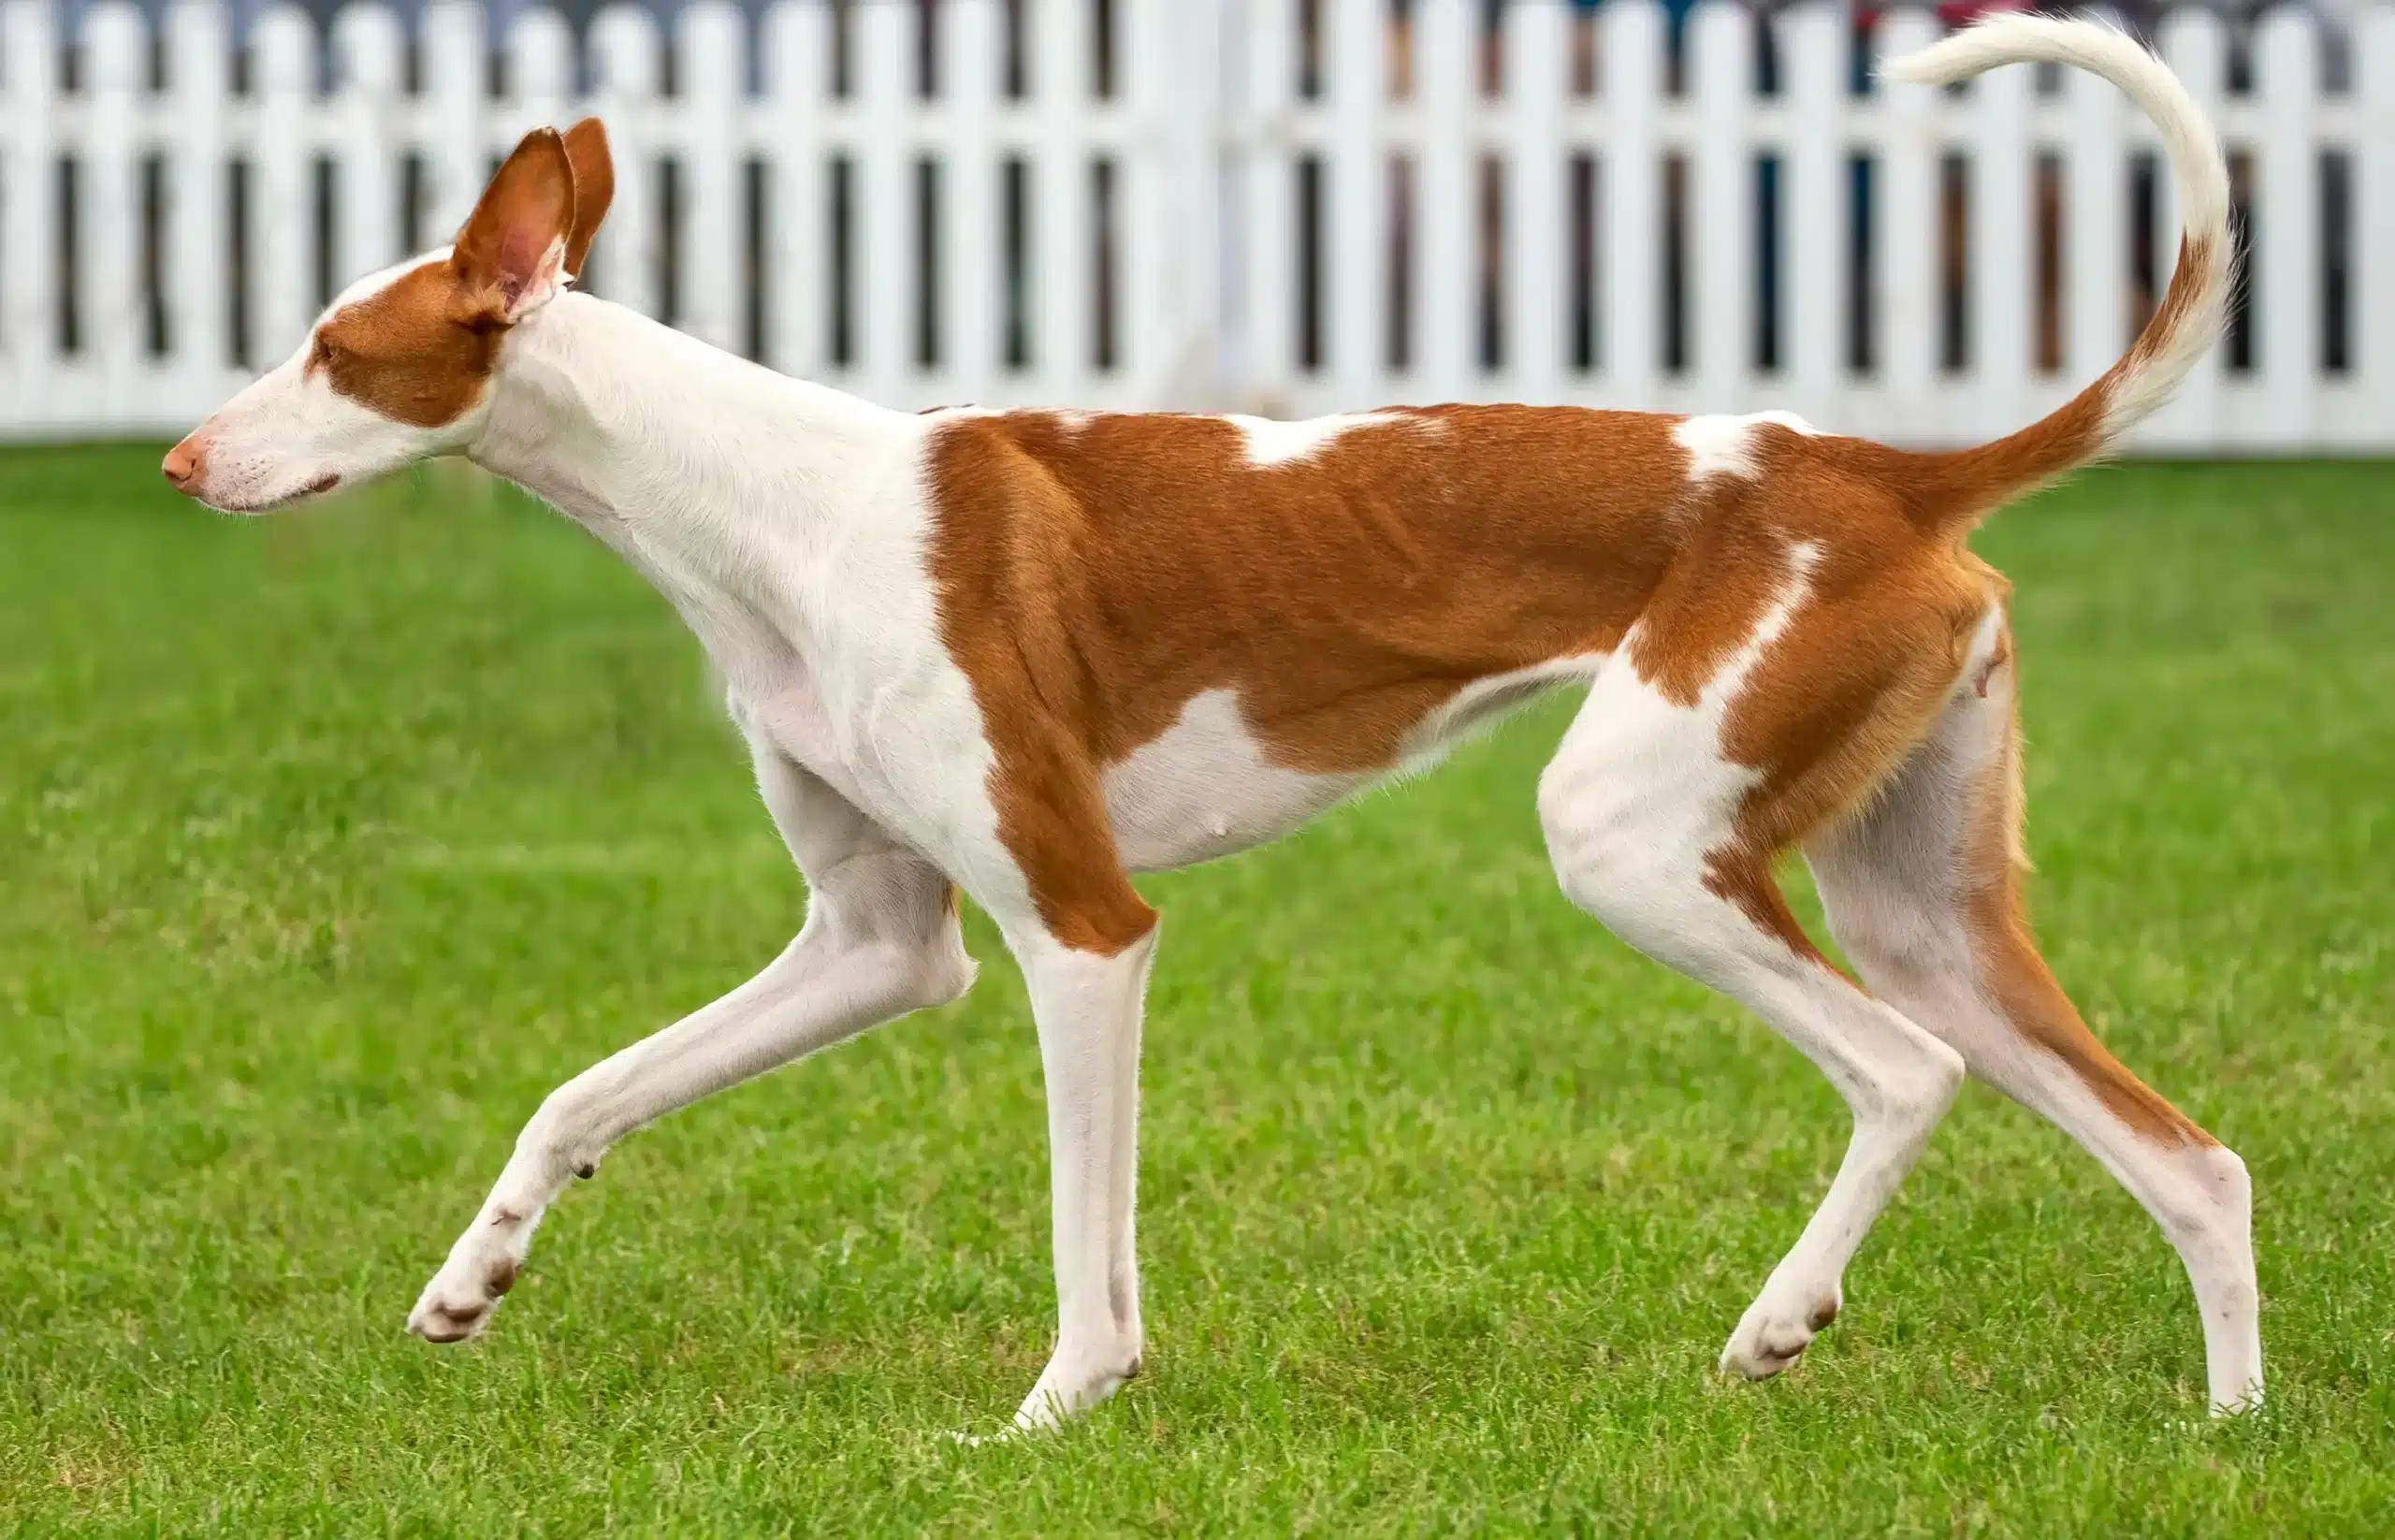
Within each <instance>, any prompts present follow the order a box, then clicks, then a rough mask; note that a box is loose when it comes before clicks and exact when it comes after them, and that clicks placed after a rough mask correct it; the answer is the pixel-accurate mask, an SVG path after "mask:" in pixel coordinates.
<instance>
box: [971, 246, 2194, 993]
mask: <svg viewBox="0 0 2395 1540" xmlns="http://www.w3.org/2000/svg"><path fill="white" fill-rule="evenodd" d="M2208 260H2209V254H2208V253H2207V252H2206V251H2204V250H2203V249H2202V248H2199V247H2196V248H2183V256H2182V266H2181V269H2180V271H2179V273H2178V274H2177V275H2176V276H2174V278H2173V280H2172V283H2171V288H2170V294H2169V295H2168V296H2167V297H2166V299H2165V302H2164V305H2163V307H2162V309H2161V310H2160V311H2159V312H2157V313H2156V316H2155V317H2154V318H2153V320H2152V321H2151V322H2150V323H2149V324H2148V325H2147V327H2146V328H2145V329H2144V331H2143V332H2142V333H2141V335H2140V337H2139V339H2138V341H2137V343H2136V344H2135V345H2134V346H2133V347H2132V348H2131V350H2130V352H2129V353H2128V355H2127V356H2126V357H2124V358H2123V359H2122V360H2121V361H2120V362H2119V363H2116V364H2115V365H2114V366H2113V367H2112V369H2111V370H2108V371H2107V372H2106V373H2105V374H2104V376H2103V377H2102V378H2101V379H2099V380H2097V382H2096V383H2095V384H2094V385H2090V386H2089V387H2088V388H2087V389H2086V390H2084V391H2083V392H2081V393H2080V395H2079V396H2077V397H2075V398H2074V399H2073V400H2071V401H2070V402H2068V404H2067V405H2065V406H2064V407H2063V408H2062V409H2061V410H2060V411H2058V412H2055V413H2054V414H2051V415H2049V416H2048V417H2046V418H2044V419H2042V420H2041V421H2039V422H2037V423H2034V424H2031V425H2030V426H2029V427H2027V428H2025V429H2022V430H2021V431H2019V432H2017V433H2014V434H2011V435H2010V436H2008V437H2006V438H2003V439H1999V440H1996V442H1994V443H1988V444H1982V445H1981V446H1979V447H1978V448H1975V449H1970V450H1965V451H1961V452H1958V453H1953V454H1942V455H1918V454H1911V453H1908V452H1905V451H1901V450H1896V449H1892V448H1888V447H1886V446H1884V445H1880V444H1876V443H1869V442H1867V441H1865V440H1860V439H1847V438H1835V437H1821V436H1815V435H1812V434H1810V433H1807V432H1800V431H1797V430H1796V429H1792V428H1790V427H1788V426H1786V425H1784V424H1780V423H1775V422H1772V421H1769V420H1767V419H1761V418H1758V419H1750V420H1749V425H1748V428H1747V431H1748V434H1749V438H1748V439H1747V441H1746V443H1744V444H1743V445H1741V446H1740V454H1739V460H1740V472H1739V473H1738V474H1731V475H1711V476H1707V477H1706V478H1705V479H1704V480H1703V481H1702V482H1701V483H1692V482H1691V479H1690V472H1691V467H1692V464H1693V463H1694V462H1693V461H1692V459H1691V451H1690V450H1689V449H1688V448H1685V447H1683V446H1682V445H1681V443H1678V442H1677V440H1676V436H1675V429H1676V428H1677V425H1678V424H1679V423H1680V421H1681V420H1682V419H1679V418H1677V417H1667V416H1656V415H1648V414H1632V413H1608V412H1590V411H1584V410H1579V409H1575V408H1531V407H1502V406H1500V407H1464V406H1456V407H1439V408H1432V409H1429V410H1423V411H1408V410H1400V411H1394V412H1384V413H1376V414H1372V415H1371V416H1369V417H1367V418H1361V419H1353V420H1350V421H1349V422H1348V423H1347V424H1346V425H1344V426H1343V427H1341V428H1338V429H1335V430H1326V431H1324V432H1322V433H1320V434H1318V435H1310V434H1309V433H1308V432H1307V431H1306V430H1304V429H1297V430H1294V431H1292V430H1276V431H1274V432H1273V433H1271V434H1270V439H1271V443H1272V446H1273V447H1272V452H1273V453H1274V454H1280V453H1283V452H1284V451H1287V452H1288V453H1287V458H1278V459H1273V460H1271V461H1270V462H1269V463H1264V464H1256V463H1253V462H1251V460H1250V458H1249V447H1248V440H1247V437H1246V435H1245V434H1244V433H1243V432H1242V431H1241V428H1240V427H1239V426H1238V425H1237V424H1236V423H1234V422H1232V421H1229V420H1227V419H1223V418H1212V417H1184V416H1169V415H1147V416H1139V415H1128V416H1104V415H1095V414H1081V413H1074V414H1056V413H1038V412H1024V413H1010V414H987V415H973V416H967V417H960V418H958V419H956V420H954V421H952V422H948V423H943V424H941V425H939V426H937V427H936V429H934V431H933V437H932V441H931V445H930V449H929V452H928V459H929V467H928V481H929V484H930V485H929V488H928V490H929V494H930V497H931V500H932V502H933V506H934V509H935V520H936V530H935V534H934V538H933V549H932V552H931V563H930V564H931V569H932V575H933V577H934V580H935V582H936V586H937V588H938V590H939V593H938V598H939V607H940V624H941V632H942V640H943V642H944V643H945V644H946V646H947V647H948V650H949V651H950V653H951V655H952V656H953V657H954V658H955V659H956V661H957V662H958V665H959V666H960V667H961V668H963V670H964V671H965V675H966V676H968V677H969V678H970V679H971V681H972V685H973V690H974V694H975V698H976V701H977V703H978V704H979V705H980V710H981V716H982V719H983V722H984V723H985V724H986V731H987V732H988V733H989V734H990V739H991V745H992V748H993V750H994V755H995V759H996V763H995V765H994V769H993V772H992V784H991V793H992V796H993V799H994V802H995V804H996V807H997V814H998V825H999V834H1000V836H1001V837H1002V838H1003V839H1004V840H1005V842H1006V844H1007V846H1008V848H1009V850H1011V851H1012V852H1013V854H1014V855H1015V857H1016V859H1017V861H1018V863H1019V864H1021V866H1022V868H1023V872H1024V873H1025V876H1026V879H1027V880H1028V882H1029V884H1030V887H1031V892H1032V896H1033V899H1034V902H1035V903H1036V904H1037V906H1038V909H1039V912H1040V914H1041V916H1042V917H1043V919H1045V920H1046V921H1047V923H1049V924H1050V925H1051V927H1052V928H1053V929H1055V930H1056V931H1057V933H1058V934H1059V935H1060V936H1065V937H1067V939H1068V940H1070V942H1071V944H1073V945H1076V946H1087V947H1089V948H1091V949H1094V950H1098V951H1107V952H1111V951H1119V950H1121V949H1122V948H1124V947H1125V946H1128V945H1130V944H1131V942H1132V941H1134V940H1136V939H1138V938H1139V937H1141V936H1144V935H1145V934H1146V933H1147V930H1148V928H1149V926H1150V925H1151V924H1152V923H1153V920H1154V916H1153V914H1152V913H1151V912H1150V911H1149V909H1148V908H1147V906H1146V905H1145V904H1144V903H1142V902H1141V901H1140V900H1139V895H1138V894H1137V893H1135V892H1133V891H1132V889H1131V885H1130V882H1129V880H1128V879H1126V878H1125V876H1124V875H1123V872H1122V869H1121V864H1120V862H1119V860H1118V859H1117V858H1116V856H1115V852H1114V849H1113V844H1112V838H1111V831H1110V827H1109V824H1108V821H1107V816H1106V809H1105V804H1104V799H1103V797H1102V795H1101V792H1100V777H1101V775H1102V773H1103V772H1104V770H1105V769H1106V767H1107V766H1109V765H1111V764H1114V763H1120V762H1121V761H1122V760H1123V759H1124V758H1125V756H1127V755H1128V754H1130V753H1131V752H1132V751H1133V750H1134V749H1136V748H1139V746H1140V745H1142V744H1145V743H1148V742H1150V741H1152V740H1154V738H1156V737H1157V736H1158V735H1159V734H1162V733H1164V732H1165V730H1166V729H1167V728H1168V727H1169V726H1170V725H1171V723H1172V722H1173V720H1174V719H1175V718H1176V717H1177V716H1178V714H1179V713H1180V711H1181V708H1182V706H1183V704H1184V703H1186V702H1187V701H1189V700H1190V699H1191V698H1192V697H1193V696H1195V695H1197V694H1198V693H1199V692H1200V691H1202V690H1212V689H1217V688H1220V689H1227V690H1232V691H1234V692H1235V693H1236V698H1237V699H1238V701H1239V703H1240V707H1241V715H1242V717H1243V719H1244V723H1245V725H1246V727H1247V728H1248V730H1249V731H1250V732H1251V733H1252V734H1254V735H1255V737H1256V740H1257V741H1258V743H1259V744H1260V745H1261V746H1262V748H1263V750H1264V752H1265V754H1266V756H1267V757H1268V759H1269V760H1270V763H1274V764H1275V765H1278V766H1281V767H1285V768H1287V769H1291V770H1298V771H1306V772H1314V773H1325V774H1357V773H1362V774H1370V773H1373V772H1377V771H1382V770H1386V769H1387V768H1389V767H1391V765H1392V764H1393V763H1395V762H1396V760H1397V758H1398V756H1399V754H1400V752H1401V746H1402V744H1403V741H1404V739H1405V735H1406V734H1407V733H1408V732H1409V731H1410V730H1411V729H1413V728H1414V727H1415V725H1416V724H1418V723H1420V722H1421V721H1423V720H1424V719H1425V718H1427V717H1428V716H1429V715H1430V713H1431V712H1432V711H1434V710H1435V709H1437V708H1438V707H1439V706H1440V705H1443V704H1444V703H1446V702H1448V701H1450V700H1452V699H1453V698H1454V697H1455V696H1456V694H1457V693H1458V692H1459V690H1463V689H1464V688H1465V687H1466V686H1468V685H1470V684H1472V683H1473V682H1474V681H1476V680H1480V679H1486V678H1489V677H1491V676H1500V675H1504V674H1509V673H1515V672H1518V671H1521V670H1526V669H1530V668H1532V667H1535V666H1537V665H1540V664H1543V663H1548V662H1551V661H1555V660H1557V659H1560V658H1566V657H1571V656H1575V655H1593V654H1605V653H1611V652H1613V651H1614V650H1616V649H1617V648H1618V647H1621V646H1622V645H1623V642H1624V638H1625V637H1630V638H1631V640H1630V643H1629V661H1630V662H1631V665H1632V666H1633V668H1634V669H1635V670H1636V671H1637V673H1638V676H1639V677H1640V678H1641V679H1642V680H1643V681H1644V682H1646V683H1647V684H1648V685H1649V686H1651V687H1652V688H1654V689H1655V690H1657V691H1658V692H1659V693H1660V694H1662V696H1663V697H1664V698H1665V699H1666V700H1668V701H1671V702H1674V703H1677V704H1679V705H1694V704H1695V703H1696V702H1697V701H1698V699H1699V698H1700V696H1701V694H1702V692H1703V690H1705V687H1706V684H1707V682H1708V681H1710V680H1712V679H1713V678H1715V677H1716V676H1718V675H1719V673H1720V669H1721V667H1722V666H1723V664H1724V663H1725V662H1726V661H1728V660H1729V659H1731V658H1732V657H1734V656H1735V655H1736V654H1737V653H1738V652H1739V651H1740V649H1741V648H1743V647H1746V646H1747V645H1748V643H1749V641H1750V640H1751V639H1752V638H1753V637H1754V634H1755V632H1756V629H1757V627H1758V625H1759V624H1760V623H1761V622H1762V619H1763V617H1764V616H1765V615H1766V614H1767V613H1768V612H1769V611H1770V610H1771V608H1772V606H1773V605H1774V604H1775V603H1777V602H1778V600H1779V599H1780V598H1781V597H1782V596H1783V594H1785V592H1786V590H1787V588H1788V585H1789V583H1790V581H1791V551H1792V549H1793V547H1795V546H1797V545H1811V546H1812V547H1814V557H1815V559H1814V561H1813V563H1812V565H1811V569H1810V570H1809V572H1807V573H1805V574H1803V576H1804V582H1805V585H1806V587H1805V591H1804V594H1803V597H1802V601H1801V603H1798V604H1797V605H1796V606H1795V608H1794V610H1793V613H1792V614H1791V615H1790V617H1789V618H1788V620H1787V622H1786V624H1785V625H1784V627H1783V628H1782V629H1781V631H1780V632H1779V633H1778V635H1777V636H1775V637H1774V638H1773V639H1772V640H1771V642H1770V643H1769V644H1768V646H1766V647H1764V649H1763V651H1762V655H1761V656H1760V657H1759V658H1758V659H1757V661H1755V663H1754V666H1753V667H1752V669H1751V671H1750V672H1749V674H1748V675H1747V676H1746V677H1745V679H1744V680H1743V681H1742V682H1741V684H1740V687H1739V691H1738V694H1737V695H1736V697H1735V699H1734V700H1733V701H1732V702H1731V704H1730V709H1729V713H1728V716H1727V718H1726V719H1725V721H1724V725H1723V734H1722V742H1721V745H1720V748H1721V752H1722V753H1723V754H1724V755H1725V756H1727V757H1728V758H1729V759H1730V760H1732V761H1733V762H1735V763H1738V764H1741V765H1746V766H1749V767H1751V768H1752V769H1754V770H1755V771H1756V772H1758V776H1759V779H1758V782H1757V784H1756V785H1755V787H1754V789H1753V790H1752V792H1750V793H1749V796H1748V797H1747V799H1746V801H1745V802H1744V804H1743V805H1742V806H1740V808H1739V809H1738V812H1737V814H1736V817H1735V826H1734V828H1733V830H1732V831H1731V833H1730V835H1729V837H1728V838H1727V839H1726V841H1725V842H1724V843H1723V845H1722V846H1721V847H1720V849H1718V850H1712V851H1708V852H1706V854H1707V874H1708V876H1707V881H1708V884H1709V885H1711V886H1712V887H1713V888H1714V890H1715V891H1716V892H1718V893H1722V894H1723V895H1724V896H1726V897H1728V898H1730V899H1731V900H1732V901H1733V902H1735V903H1736V904H1738V905H1739V907H1740V908H1742V909H1744V910H1745V911H1746V912H1747V913H1748V914H1749V917H1750V918H1752V919H1753V920H1754V922H1755V923H1756V924H1757V925H1759V926H1761V927H1762V928H1763V929H1764V930H1765V931H1767V932H1769V933H1771V934H1774V935H1778V936H1780V937H1783V938H1784V939H1786V940H1787V941H1788V944H1789V945H1790V946H1792V947H1793V948H1795V949H1796V950H1797V951H1798V952H1800V953H1802V954H1807V955H1811V956H1816V957H1818V956H1819V955H1820V953H1819V952H1818V951H1817V950H1816V949H1815V948H1814V947H1813V944H1812V943H1811V942H1810V941H1809V940H1808V939H1807V938H1806V937H1805V936H1804V933H1803V931H1802V929H1801V927H1799V926H1797V924H1796V923H1795V922H1794V921H1793V918H1791V917H1790V916H1789V914H1788V911H1787V907H1786V905H1785V903H1784V901H1783V900H1782V899H1781V898H1780V895H1779V893H1778V887H1777V885H1776V884H1775V883H1774V882H1773V881H1772V879H1771V877H1770V860H1771V857H1772V856H1773V855H1774V854H1775V853H1776V852H1778V850H1782V849H1785V848H1786V847H1788V846H1789V845H1791V844H1793V843H1794V842H1796V841H1797V840H1799V839H1801V838H1802V837H1803V836H1804V835H1806V834H1807V833H1808V832H1809V831H1811V830H1812V829H1814V828H1816V827H1818V826H1820V825H1821V824H1822V823H1823V822H1825V821H1829V820H1831V819H1834V818H1836V817H1839V816H1841V815H1843V814H1845V813H1847V812H1850V811H1851V810H1852V809H1853V808H1854V807H1855V806H1858V805H1860V804H1861V803H1862V802H1863V801H1864V800H1865V798H1866V797H1868V796H1869V795H1870V793H1871V792H1872V790H1873V788H1875V787H1876V786H1878V785H1879V784H1880V782H1881V781H1882V780H1883V779H1884V778H1885V777H1887V775H1888V774H1889V773H1890V772H1891V771H1892V770H1893V769H1894V767H1895V766H1896V765H1897V764H1898V763H1900V762H1901V761H1902V760H1903V758H1904V756H1905V755H1906V754H1907V753H1908V752H1909V751H1910V749H1911V748H1912V747H1913V746H1914V745H1916V744H1918V743H1919V742H1921V740H1922V738H1923V735H1924V734H1925V733H1926V732H1927V730H1928V728H1929V726H1930V724H1931V722H1932V720H1933V719H1934V718H1935V716H1936V714H1937V712H1938V709H1939V707H1940V705H1941V704H1942V703H1943V702H1944V701H1945V700H1946V699H1947V698H1948V696H1949V695H1950V693H1951V692H1952V690H1954V689H1955V687H1956V685H1957V683H1958V682H1959V681H1960V679H1961V676H1962V671H1963V670H1964V669H1965V668H1966V667H1967V666H1968V661H1969V657H1970V647H1971V642H1972V638H1973V636H1974V634H1975V632H1976V631H1977V628H1978V627H1979V625H1980V623H1981V621H1982V620H1983V619H1984V618H1985V617H1986V616H1987V614H1988V613H1989V610H1990V607H1991V605H1993V604H1997V603H2001V598H2002V590H2003V580H2002V579H2001V578H2000V577H1997V576H1996V574H1994V572H1993V571H1992V570H1990V569H1989V568H1988V567H1987V566H1986V565H1985V564H1984V563H1982V562H1981V561H1979V560H1978V559H1976V558H1974V557H1973V556H1971V555H1970V553H1969V552H1968V551H1967V550H1966V549H1965V548H1964V546H1963V544H1962V542H1963V539H1964V537H1965V535H1966V534H1967V532H1968V530H1969V529H1970V527H1971V525H1972V524H1973V523H1975V522H1976V520H1977V518H1978V517H1979V516H1981V515H1982V514H1984V513H1985V512H1986V511H1987V510H1989V509H1991V508H1993V507H1994V506H1996V504H1997V503H1998V502H2000V501H2003V500H2004V499H2005V498H2006V497H2009V496H2010V495H2012V494H2013V493H2014V492H2017V491H2018V490H2020V489H2021V488H2023V487H2026V486H2029V485H2032V484H2034V483H2036V482H2038V481H2040V480H2044V479H2047V478H2050V477H2052V476H2054V475H2057V474H2059V473H2061V472H2063V471H2066V470H2068V469H2069V468H2070V467H2071V466H2073V465H2076V464H2079V463H2081V462H2082V461H2083V460H2085V459H2087V458H2090V457H2091V456H2092V455H2094V454H2096V453H2097V451H2098V450H2100V448H2101V447H2102V444H2103V433H2104V425H2105V419H2106V414H2107V412H2108V410H2109V407H2110V403H2111V401H2112V393H2113V391H2114V389H2115V388H2116V387H2117V386H2118V385H2120V384H2121V382H2122V381H2123V380H2124V379H2125V378H2126V375H2127V373H2128V372H2129V371H2130V370H2134V369H2136V368H2138V367H2141V365H2142V364H2143V363H2145V362H2146V361H2148V360H2150V359H2151V358H2153V357H2154V356H2156V354H2157V353H2158V352H2159V351H2160V350H2161V349H2162V348H2163V347H2164V346H2165V345H2166V344H2167V343H2168V342H2169V341H2170V338H2171V336H2172V333H2173V332H2174V331H2175V330H2177V329H2179V328H2181V327H2185V326H2187V325H2189V324H2192V322H2193V320H2194V319H2195V312H2196V310H2197V307H2198V305H2199V301H2200V300H2201V298H2202V297H2203V295H2204V293H2205V292H2206V283H2205V280H2204V279H2203V277H2202V273H2203V271H2204V269H2203V266H2202V265H2203V264H2204V263H2205V262H2206V261H2208ZM1717 447H1718V446H1717ZM1633 625H1634V626H1635V627H1636V631H1635V632H1634V634H1633Z"/></svg>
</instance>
